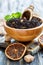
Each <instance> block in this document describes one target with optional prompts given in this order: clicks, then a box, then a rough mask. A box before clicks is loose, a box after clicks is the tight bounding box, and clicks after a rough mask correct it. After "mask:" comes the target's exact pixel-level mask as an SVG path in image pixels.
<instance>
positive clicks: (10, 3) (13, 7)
mask: <svg viewBox="0 0 43 65" xmlns="http://www.w3.org/2000/svg"><path fill="white" fill-rule="evenodd" d="M30 4H33V5H34V8H35V9H34V11H35V12H37V13H38V14H39V15H40V16H41V17H43V0H0V18H3V17H4V16H5V15H6V14H10V13H13V12H17V11H20V12H23V10H24V9H25V8H26V7H28V6H29V5H30Z"/></svg>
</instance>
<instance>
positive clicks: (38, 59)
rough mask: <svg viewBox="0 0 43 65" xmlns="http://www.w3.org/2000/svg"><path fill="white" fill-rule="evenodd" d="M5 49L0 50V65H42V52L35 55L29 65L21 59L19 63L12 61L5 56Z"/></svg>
mask: <svg viewBox="0 0 43 65" xmlns="http://www.w3.org/2000/svg"><path fill="white" fill-rule="evenodd" d="M4 51H5V49H4V48H0V65H43V50H41V51H39V52H38V53H37V54H35V55H34V56H35V59H34V61H33V62H31V63H26V62H25V61H24V60H23V58H22V59H21V60H19V61H12V60H10V59H8V58H7V57H6V56H5V53H4Z"/></svg>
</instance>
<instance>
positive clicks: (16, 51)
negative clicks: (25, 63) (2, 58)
mask: <svg viewBox="0 0 43 65" xmlns="http://www.w3.org/2000/svg"><path fill="white" fill-rule="evenodd" d="M25 52H26V46H25V45H24V44H21V43H14V44H11V45H9V46H8V47H7V48H6V49H5V55H6V56H7V57H8V58H9V59H11V60H20V59H21V58H22V57H23V56H24V54H25Z"/></svg>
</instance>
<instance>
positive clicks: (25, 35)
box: [4, 15, 43, 42]
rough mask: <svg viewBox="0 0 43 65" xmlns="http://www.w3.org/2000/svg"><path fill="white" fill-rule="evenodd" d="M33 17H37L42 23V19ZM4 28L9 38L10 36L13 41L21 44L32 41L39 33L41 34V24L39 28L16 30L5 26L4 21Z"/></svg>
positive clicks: (42, 25)
mask: <svg viewBox="0 0 43 65" xmlns="http://www.w3.org/2000/svg"><path fill="white" fill-rule="evenodd" d="M34 17H37V18H39V19H40V20H41V22H43V21H42V19H41V18H40V17H38V16H36V15H34ZM4 28H5V31H6V32H7V34H8V35H9V36H11V37H12V38H13V39H15V40H17V41H21V42H27V41H32V40H33V39H34V38H36V37H37V36H38V35H40V33H41V32H42V28H43V23H42V24H41V25H40V26H37V27H35V28H30V29H16V28H11V27H9V26H8V25H7V24H6V21H5V22H4Z"/></svg>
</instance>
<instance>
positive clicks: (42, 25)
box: [3, 16, 43, 30]
mask: <svg viewBox="0 0 43 65" xmlns="http://www.w3.org/2000/svg"><path fill="white" fill-rule="evenodd" d="M35 17H37V18H39V19H41V21H42V23H41V25H40V26H37V27H34V28H29V29H18V28H17V29H16V28H12V27H10V26H8V25H7V24H6V20H4V25H3V26H4V27H7V28H10V29H13V30H34V29H38V28H41V27H43V19H42V18H41V17H39V16H35Z"/></svg>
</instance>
